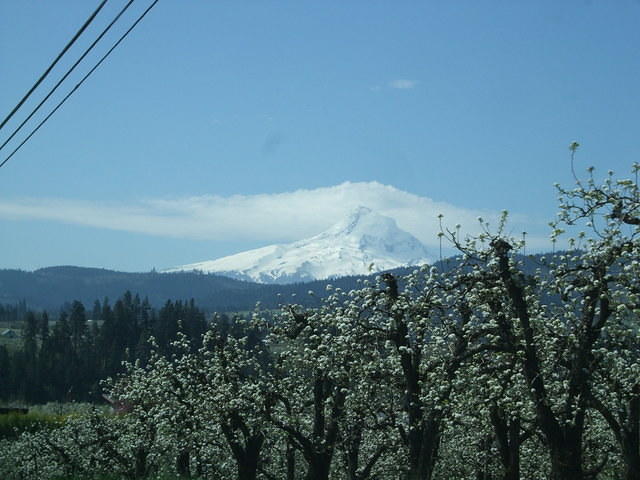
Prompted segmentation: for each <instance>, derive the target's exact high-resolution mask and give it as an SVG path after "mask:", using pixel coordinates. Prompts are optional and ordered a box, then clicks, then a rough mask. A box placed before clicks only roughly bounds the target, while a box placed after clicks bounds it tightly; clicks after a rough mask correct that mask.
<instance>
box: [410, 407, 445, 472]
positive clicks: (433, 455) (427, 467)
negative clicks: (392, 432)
mask: <svg viewBox="0 0 640 480" xmlns="http://www.w3.org/2000/svg"><path fill="white" fill-rule="evenodd" d="M440 423H441V422H440V419H439V417H436V416H435V415H433V414H432V415H431V418H429V419H428V420H427V421H425V423H424V425H423V426H422V428H421V429H420V437H419V438H415V439H414V442H412V443H411V444H410V445H409V455H410V457H409V475H408V478H409V480H431V478H432V477H433V471H434V469H435V466H436V459H437V458H438V450H439V449H440Z"/></svg>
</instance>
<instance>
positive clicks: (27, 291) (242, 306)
mask: <svg viewBox="0 0 640 480" xmlns="http://www.w3.org/2000/svg"><path fill="white" fill-rule="evenodd" d="M539 257H540V256H533V257H531V258H527V261H526V264H527V265H526V268H525V270H527V271H529V272H532V271H533V269H534V267H535V266H536V265H537V264H538V262H539ZM444 262H445V263H446V266H445V269H450V268H454V267H455V265H456V264H457V263H458V262H457V260H456V259H455V258H450V259H446V260H444ZM437 265H438V264H437V263H436V266H437ZM413 268H414V267H405V268H398V269H395V270H392V271H393V272H394V273H396V274H398V275H402V274H405V273H408V272H409V271H411V270H412V269H413ZM373 277H375V275H370V276H369V278H373ZM363 278H367V277H365V276H351V277H342V278H338V279H332V280H316V281H312V282H306V283H295V284H288V285H274V284H271V285H265V284H258V283H251V282H245V281H240V280H234V279H231V278H228V277H223V276H219V275H215V274H204V273H196V272H176V273H156V272H148V273H126V272H116V271H113V270H105V269H99V268H84V267H73V266H61V267H48V268H42V269H40V270H36V271H34V272H25V271H22V270H0V304H16V303H18V302H20V301H23V300H24V301H26V304H27V305H28V307H29V308H31V309H36V310H39V309H46V310H50V311H55V310H57V309H58V308H60V307H61V306H62V305H64V304H65V303H67V302H71V301H73V300H79V301H81V302H82V303H84V304H85V305H87V306H89V305H91V304H92V303H93V302H94V301H95V300H102V299H104V298H105V297H108V298H110V299H115V298H118V297H119V296H121V295H122V294H123V293H124V292H125V291H127V290H129V291H131V292H133V293H137V294H139V295H140V296H141V297H147V298H148V299H149V302H150V303H151V305H153V306H155V307H160V306H162V305H163V304H164V303H165V302H166V301H167V300H169V299H174V300H179V299H191V298H193V299H194V300H195V301H196V304H197V305H198V306H199V307H200V308H202V309H205V310H207V311H218V312H228V311H241V310H251V309H253V308H254V307H255V305H256V303H257V302H260V303H261V305H262V306H263V307H264V308H276V307H277V306H278V305H279V304H282V303H299V304H301V305H305V306H314V305H318V303H319V298H321V297H323V296H325V295H326V286H327V284H332V285H334V286H335V287H339V288H342V289H343V290H351V289H354V288H358V286H359V284H358V279H363ZM310 290H311V291H313V292H314V293H315V295H314V296H311V295H309V294H308V292H309V291H310Z"/></svg>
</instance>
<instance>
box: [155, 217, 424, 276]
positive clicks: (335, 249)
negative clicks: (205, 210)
mask: <svg viewBox="0 0 640 480" xmlns="http://www.w3.org/2000/svg"><path fill="white" fill-rule="evenodd" d="M428 262H429V259H428V254H427V250H426V248H425V246H424V245H423V244H422V243H420V241H419V240H418V239H417V238H415V237H414V236H413V235H411V234H410V233H408V232H405V231H404V230H401V229H400V228H398V226H397V225H396V222H395V220H394V219H392V218H389V217H385V216H383V215H380V214H378V213H375V212H373V211H372V210H371V209H369V208H367V207H358V208H357V209H355V210H354V211H353V212H352V213H351V214H350V215H349V216H348V217H346V218H345V219H343V220H342V221H340V222H338V223H336V224H335V225H334V226H332V227H331V228H329V229H328V230H326V231H324V232H322V233H320V234H318V235H315V236H313V237H311V238H307V239H305V240H299V241H297V242H293V243H288V244H281V245H269V246H267V247H262V248H257V249H255V250H247V251H246V252H241V253H237V254H235V255H230V256H228V257H222V258H219V259H217V260H209V261H204V262H199V263H193V264H190V265H184V266H181V267H176V268H172V269H170V270H166V272H177V271H191V270H198V271H202V272H205V273H216V274H219V275H224V276H227V277H232V278H236V279H239V280H248V281H252V282H258V283H295V282H306V281H311V280H324V279H327V278H337V277H343V276H347V275H367V274H370V273H373V272H379V271H382V270H389V269H392V268H397V267H402V266H413V265H422V264H424V263H428Z"/></svg>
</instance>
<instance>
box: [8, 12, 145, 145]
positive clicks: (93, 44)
mask: <svg viewBox="0 0 640 480" xmlns="http://www.w3.org/2000/svg"><path fill="white" fill-rule="evenodd" d="M133 1H134V0H129V2H128V3H127V4H126V5H125V6H124V7H123V8H122V9H121V10H120V11H119V12H118V14H117V15H116V16H115V18H114V19H113V20H112V21H111V23H109V25H107V26H106V28H105V29H104V30H102V32H100V35H98V37H97V38H96V39H95V40H94V41H93V42H92V43H91V45H89V46H88V47H87V49H86V50H85V51H84V52H83V54H82V55H80V58H78V60H76V61H75V63H74V64H73V65H72V66H71V67H70V68H69V69H68V70H67V71H66V72H65V74H64V75H63V76H62V78H60V80H58V82H57V83H56V84H55V85H54V86H53V88H52V89H51V90H50V91H49V93H47V95H46V96H45V97H44V98H43V99H42V100H41V101H40V103H38V105H36V107H35V108H34V109H33V110H31V113H29V115H28V116H27V118H25V119H24V120H23V121H22V123H20V125H18V126H17V127H16V128H15V130H14V131H13V132H12V133H11V135H9V137H8V138H7V139H6V140H5V141H4V142H3V143H2V145H0V150H2V149H3V148H4V147H6V146H7V144H8V143H9V142H10V141H11V140H13V137H15V136H16V135H17V134H18V132H20V130H22V127H24V126H25V125H26V123H27V122H28V121H29V120H31V118H33V116H34V115H35V114H36V113H37V112H38V110H40V107H42V105H44V104H45V102H46V101H47V100H49V98H51V95H53V94H54V93H55V91H56V90H57V89H58V87H59V86H60V85H62V83H63V82H64V81H65V80H66V79H67V78H68V77H69V75H71V73H72V72H73V71H74V70H75V69H76V67H77V66H78V65H79V64H80V62H82V60H84V58H85V57H86V56H87V55H88V54H89V52H91V50H93V48H94V47H95V46H96V45H97V44H98V42H99V41H100V40H101V39H102V37H104V36H105V35H106V33H107V32H108V31H109V30H111V27H113V25H114V24H115V23H116V22H117V21H118V20H119V19H120V17H121V16H122V15H123V14H124V12H126V11H127V9H128V8H129V7H130V6H131V4H132V3H133Z"/></svg>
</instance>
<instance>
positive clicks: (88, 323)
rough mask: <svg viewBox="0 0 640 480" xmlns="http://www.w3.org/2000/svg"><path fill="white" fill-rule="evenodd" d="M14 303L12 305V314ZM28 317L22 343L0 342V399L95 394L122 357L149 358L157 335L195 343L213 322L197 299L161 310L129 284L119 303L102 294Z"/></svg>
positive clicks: (91, 397)
mask: <svg viewBox="0 0 640 480" xmlns="http://www.w3.org/2000/svg"><path fill="white" fill-rule="evenodd" d="M16 310H17V308H16V309H13V310H9V312H10V316H11V321H13V322H15V321H17V312H16ZM2 311H5V312H6V311H7V309H6V308H5V309H4V310H2ZM22 320H23V322H22V348H20V349H17V350H16V351H10V350H9V349H8V348H7V347H6V346H3V345H0V378H1V379H2V381H0V401H9V400H16V401H22V402H26V403H29V404H39V403H45V402H50V401H95V400H97V399H99V397H100V392H101V389H100V386H99V382H100V380H101V379H104V378H108V377H111V376H113V375H115V374H117V373H118V372H120V371H121V369H122V362H123V361H124V360H129V361H133V360H140V361H141V362H142V364H144V363H145V362H146V361H147V360H148V358H149V349H150V344H149V338H150V337H151V336H153V337H154V338H155V339H156V343H157V345H158V348H159V349H160V351H162V352H163V353H169V350H170V346H169V345H170V343H171V342H173V341H174V340H176V339H177V337H178V333H179V332H181V333H182V334H184V335H186V336H187V338H190V339H192V340H193V341H194V342H195V343H194V348H197V346H198V342H199V339H201V338H202V334H203V333H204V332H205V330H206V329H207V322H206V319H205V314H204V312H203V311H202V310H200V309H199V308H198V307H196V305H195V302H194V301H193V300H191V301H184V302H183V301H167V302H166V303H165V304H164V306H163V307H162V308H160V309H159V310H156V309H154V308H152V307H151V305H150V304H149V301H148V300H147V299H141V298H140V296H139V295H133V294H131V293H130V292H126V293H125V294H124V295H123V296H122V297H121V298H119V299H117V300H116V302H115V303H114V304H113V305H111V303H110V302H109V300H108V299H105V300H104V301H102V302H100V301H98V300H96V301H95V302H94V304H93V307H92V309H91V310H87V308H86V307H85V306H84V304H83V303H82V302H79V301H74V302H72V303H71V304H69V305H68V306H66V308H64V309H62V310H61V312H60V313H59V315H58V318H57V320H56V321H55V322H54V321H51V320H50V318H49V315H48V313H47V312H46V311H44V312H33V311H28V312H26V313H25V314H24V316H23V317H22Z"/></svg>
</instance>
